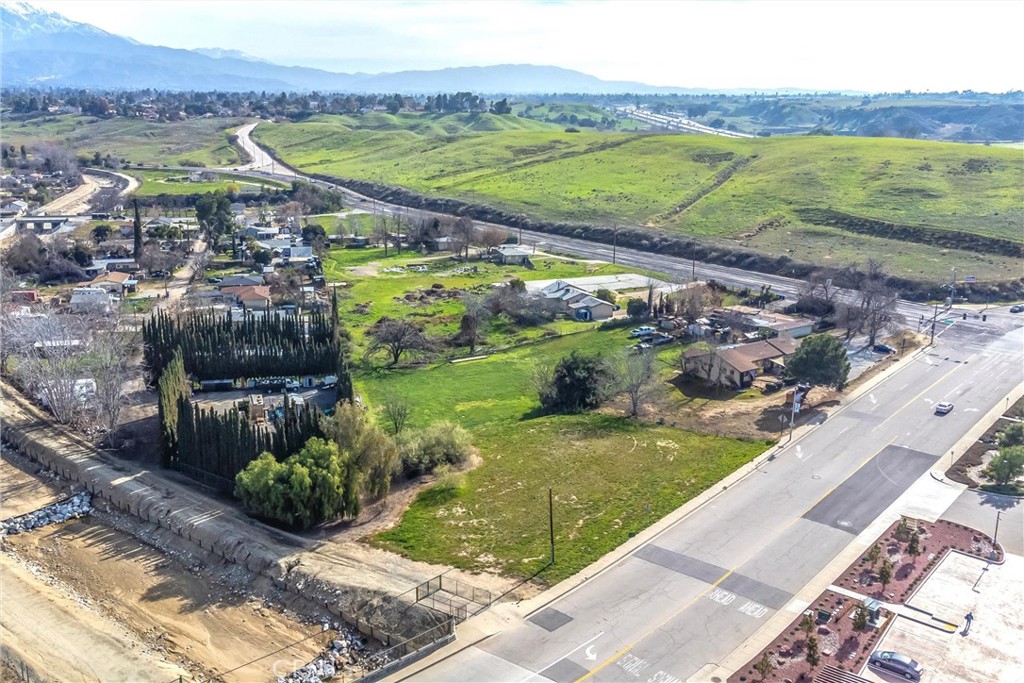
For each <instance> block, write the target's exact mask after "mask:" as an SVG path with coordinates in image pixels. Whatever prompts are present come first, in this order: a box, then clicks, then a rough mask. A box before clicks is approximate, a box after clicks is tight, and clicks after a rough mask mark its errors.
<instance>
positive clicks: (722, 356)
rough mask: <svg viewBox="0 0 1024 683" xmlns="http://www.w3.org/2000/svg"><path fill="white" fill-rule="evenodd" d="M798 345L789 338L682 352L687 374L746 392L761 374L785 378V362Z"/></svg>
mask: <svg viewBox="0 0 1024 683" xmlns="http://www.w3.org/2000/svg"><path fill="white" fill-rule="evenodd" d="M799 345H800V344H799V342H797V341H795V340H793V339H790V338H788V337H778V338H776V339H767V340H764V341H758V342H752V343H749V344H737V345H734V346H726V347H719V348H717V349H700V348H691V349H687V350H686V351H685V352H684V353H683V359H684V367H685V370H686V372H687V374H690V375H693V376H695V377H699V378H701V379H703V380H705V381H707V382H710V383H712V384H717V385H719V386H723V387H730V388H733V389H743V388H746V387H749V386H750V385H751V384H752V383H753V381H754V378H755V377H758V376H759V375H763V374H771V375H782V374H783V373H784V372H785V369H786V359H787V358H789V357H790V356H791V355H793V352H794V351H796V349H797V347H798V346H799Z"/></svg>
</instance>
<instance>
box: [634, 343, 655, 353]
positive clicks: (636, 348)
mask: <svg viewBox="0 0 1024 683" xmlns="http://www.w3.org/2000/svg"><path fill="white" fill-rule="evenodd" d="M630 348H632V349H633V350H634V351H636V352H637V353H643V352H644V351H646V350H647V349H649V348H651V345H650V344H648V343H647V342H640V343H639V344H634V345H633V346H632V347H630Z"/></svg>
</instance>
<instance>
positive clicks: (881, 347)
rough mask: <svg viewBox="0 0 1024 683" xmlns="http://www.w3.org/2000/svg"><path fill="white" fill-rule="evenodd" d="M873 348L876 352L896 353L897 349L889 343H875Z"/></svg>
mask: <svg viewBox="0 0 1024 683" xmlns="http://www.w3.org/2000/svg"><path fill="white" fill-rule="evenodd" d="M872 349H874V351H875V352H876V353H896V349H894V348H893V347H891V346H889V345H888V344H875V345H874V346H873V347H872Z"/></svg>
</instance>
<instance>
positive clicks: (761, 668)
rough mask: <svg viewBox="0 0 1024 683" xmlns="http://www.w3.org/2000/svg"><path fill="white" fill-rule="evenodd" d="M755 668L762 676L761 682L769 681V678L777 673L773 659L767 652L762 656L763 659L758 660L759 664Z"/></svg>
mask: <svg viewBox="0 0 1024 683" xmlns="http://www.w3.org/2000/svg"><path fill="white" fill-rule="evenodd" d="M754 668H755V669H757V673H758V674H760V675H761V680H762V681H767V680H768V676H770V675H771V674H772V672H773V671H775V663H774V662H773V661H772V658H771V657H770V656H769V655H768V653H767V652H765V653H764V654H763V655H761V659H759V660H757V664H755V665H754Z"/></svg>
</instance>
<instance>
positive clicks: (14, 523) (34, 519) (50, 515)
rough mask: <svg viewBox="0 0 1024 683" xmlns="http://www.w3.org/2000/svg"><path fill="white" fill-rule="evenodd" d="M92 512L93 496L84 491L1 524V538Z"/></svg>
mask: <svg viewBox="0 0 1024 683" xmlns="http://www.w3.org/2000/svg"><path fill="white" fill-rule="evenodd" d="M90 512H92V494H91V493H89V492H88V491H83V492H81V493H76V494H75V495H73V496H71V497H70V498H67V499H65V500H62V501H59V502H57V503H53V504H51V505H47V506H46V507H42V508H39V509H38V510H36V511H35V512H29V513H28V514H24V515H21V516H19V517H12V518H10V519H8V520H5V521H3V522H0V536H3V535H12V536H13V535H14V534H20V533H22V532H25V531H31V530H33V529H38V528H39V527H42V526H46V525H47V524H59V523H60V522H66V521H68V520H69V519H78V518H79V517H84V516H85V515H87V514H89V513H90Z"/></svg>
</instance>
